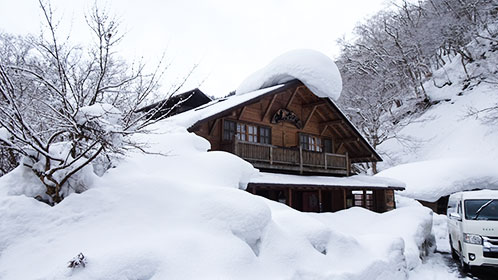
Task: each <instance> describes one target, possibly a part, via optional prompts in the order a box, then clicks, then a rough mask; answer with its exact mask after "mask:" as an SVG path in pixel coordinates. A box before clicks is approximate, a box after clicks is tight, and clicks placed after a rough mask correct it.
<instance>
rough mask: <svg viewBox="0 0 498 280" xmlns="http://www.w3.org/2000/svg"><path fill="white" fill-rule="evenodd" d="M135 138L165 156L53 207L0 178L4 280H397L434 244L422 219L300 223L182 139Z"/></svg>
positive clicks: (417, 214) (179, 133)
mask: <svg viewBox="0 0 498 280" xmlns="http://www.w3.org/2000/svg"><path fill="white" fill-rule="evenodd" d="M140 137H146V138H147V139H148V141H149V142H150V143H151V144H150V145H151V146H150V147H149V149H152V150H154V151H156V152H158V153H164V154H167V155H166V156H163V155H151V154H149V155H145V154H140V153H132V154H130V155H129V156H128V158H126V159H125V160H124V161H123V162H122V163H121V164H120V165H119V166H118V167H117V168H114V169H112V170H110V172H108V173H107V174H106V175H104V176H103V177H101V178H97V179H96V180H95V181H94V183H93V185H92V187H91V188H90V189H89V190H88V191H85V192H84V193H82V194H71V195H70V196H68V197H67V198H66V199H65V200H63V201H62V203H60V204H58V205H56V206H54V207H49V206H47V205H46V204H44V203H41V202H38V201H36V200H34V199H32V198H29V197H26V196H23V195H7V191H6V190H7V189H10V188H12V186H13V185H15V184H17V183H20V182H23V180H25V178H24V177H23V176H21V174H20V173H19V172H13V173H11V174H9V175H8V176H4V177H1V178H0V190H2V191H1V192H0V193H1V195H0V213H1V215H0V227H1V228H2V230H1V231H0V278H1V279H199V277H201V278H203V279H365V278H369V279H374V278H372V275H375V276H376V278H375V279H406V278H407V273H408V272H409V271H410V270H411V269H413V268H415V267H417V265H418V264H419V263H421V260H420V257H419V255H420V252H421V251H423V248H424V246H425V245H424V244H426V243H427V241H428V240H429V241H430V240H432V239H433V237H432V233H431V225H432V215H431V212H430V211H429V210H427V209H424V208H422V207H413V208H412V209H407V208H406V209H398V210H394V211H391V212H389V213H385V214H375V213H372V212H369V211H367V210H364V209H360V208H352V209H349V210H345V211H341V212H338V213H333V214H331V213H329V214H311V213H301V212H298V211H296V210H294V209H291V208H289V207H287V206H286V205H283V204H280V203H277V202H274V201H269V200H267V199H265V198H262V197H258V196H254V195H252V194H250V193H248V192H245V191H244V190H243V189H244V188H245V184H246V182H247V181H248V180H249V178H250V177H251V176H254V174H256V172H257V170H255V169H254V168H253V167H252V166H251V165H250V164H249V163H247V162H245V161H243V160H241V159H239V158H237V157H235V156H234V155H231V154H228V153H224V152H207V150H208V148H209V143H208V142H207V141H206V140H204V139H203V138H200V137H198V136H195V135H194V134H190V133H187V132H186V130H185V128H184V127H179V126H175V125H174V124H173V123H172V122H162V123H158V124H157V125H156V127H155V128H154V130H153V131H152V133H151V134H147V135H141V136H140ZM32 183H33V184H35V182H34V181H33V182H32ZM387 228H389V232H388V233H387V232H386V229H387ZM79 253H83V254H84V255H85V257H86V266H85V267H84V268H83V267H77V268H69V267H68V262H69V261H70V260H71V259H72V258H73V257H75V256H76V255H77V254H79Z"/></svg>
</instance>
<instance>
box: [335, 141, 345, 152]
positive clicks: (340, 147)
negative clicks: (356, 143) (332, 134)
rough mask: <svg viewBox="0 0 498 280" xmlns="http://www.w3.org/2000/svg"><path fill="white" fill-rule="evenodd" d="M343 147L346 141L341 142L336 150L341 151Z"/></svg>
mask: <svg viewBox="0 0 498 280" xmlns="http://www.w3.org/2000/svg"><path fill="white" fill-rule="evenodd" d="M342 147H344V143H340V144H339V146H338V147H337V149H335V151H336V152H339V150H340V149H342Z"/></svg>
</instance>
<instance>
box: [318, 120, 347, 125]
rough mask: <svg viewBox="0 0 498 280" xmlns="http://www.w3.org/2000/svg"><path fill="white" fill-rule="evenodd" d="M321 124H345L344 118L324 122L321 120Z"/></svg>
mask: <svg viewBox="0 0 498 280" xmlns="http://www.w3.org/2000/svg"><path fill="white" fill-rule="evenodd" d="M320 124H325V125H331V126H333V125H342V124H344V121H343V120H330V121H324V122H321V123H320Z"/></svg>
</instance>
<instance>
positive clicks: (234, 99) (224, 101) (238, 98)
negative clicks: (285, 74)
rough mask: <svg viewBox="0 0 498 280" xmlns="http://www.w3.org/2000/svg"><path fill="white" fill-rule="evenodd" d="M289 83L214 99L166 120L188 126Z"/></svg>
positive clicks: (282, 87)
mask: <svg viewBox="0 0 498 280" xmlns="http://www.w3.org/2000/svg"><path fill="white" fill-rule="evenodd" d="M290 85H291V83H287V84H282V85H276V86H272V87H269V88H264V89H260V90H256V91H253V92H249V93H247V94H244V95H233V96H230V97H227V98H220V99H216V100H213V101H211V102H209V103H207V104H204V105H202V106H199V107H197V108H195V109H193V110H190V111H187V112H184V113H181V114H178V115H175V116H172V117H170V118H168V119H166V120H167V121H172V122H175V123H176V124H178V125H181V126H183V127H186V128H190V127H192V126H193V125H194V124H196V123H197V122H199V121H202V120H204V119H207V118H209V117H213V116H216V115H218V114H221V113H223V112H225V111H227V110H230V109H231V108H233V107H236V106H239V105H241V104H244V103H246V102H249V101H251V100H253V99H257V98H259V97H262V96H263V95H265V94H271V93H273V92H275V91H277V90H281V89H284V88H285V87H286V86H290Z"/></svg>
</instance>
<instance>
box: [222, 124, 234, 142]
mask: <svg viewBox="0 0 498 280" xmlns="http://www.w3.org/2000/svg"><path fill="white" fill-rule="evenodd" d="M234 136H235V122H233V121H228V120H224V121H223V140H232V139H233V137H234Z"/></svg>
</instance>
